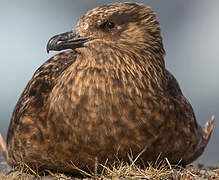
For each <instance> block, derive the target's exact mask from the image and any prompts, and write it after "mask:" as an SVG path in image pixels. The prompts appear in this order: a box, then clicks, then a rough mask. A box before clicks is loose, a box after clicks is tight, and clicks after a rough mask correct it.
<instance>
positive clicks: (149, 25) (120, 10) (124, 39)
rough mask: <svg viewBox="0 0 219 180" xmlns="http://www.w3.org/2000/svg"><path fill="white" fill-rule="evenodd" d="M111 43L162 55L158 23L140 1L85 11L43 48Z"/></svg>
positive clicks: (153, 14) (52, 48)
mask: <svg viewBox="0 0 219 180" xmlns="http://www.w3.org/2000/svg"><path fill="white" fill-rule="evenodd" d="M101 43H102V44H111V45H114V46H118V47H120V48H126V47H127V48H130V47H132V48H134V49H136V50H137V49H138V50H139V51H141V50H143V49H144V50H146V51H148V52H150V53H158V54H160V55H163V54H164V50H163V44H162V38H161V35H160V25H159V22H158V20H157V18H156V15H155V13H154V12H153V11H152V10H151V8H149V7H148V6H145V5H144V4H138V3H113V4H108V5H104V6H100V7H98V8H95V9H92V10H90V11H88V12H87V13H86V14H85V15H84V16H83V17H82V18H81V19H80V21H79V22H78V24H77V25H76V27H75V29H74V30H72V31H70V32H67V33H63V34H60V35H56V36H54V37H52V38H51V39H50V40H49V42H48V44H47V51H48V52H49V51H50V50H55V51H59V50H64V49H76V48H81V47H86V46H92V45H93V46H94V47H95V46H98V44H99V45H100V46H101Z"/></svg>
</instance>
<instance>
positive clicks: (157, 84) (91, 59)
mask: <svg viewBox="0 0 219 180" xmlns="http://www.w3.org/2000/svg"><path fill="white" fill-rule="evenodd" d="M79 54H80V55H79V56H80V57H79V59H80V60H79V61H78V62H80V66H81V67H91V68H92V67H93V68H99V69H107V72H109V73H110V72H111V71H114V70H116V71H118V72H121V71H122V72H127V73H129V74H131V75H132V76H133V78H134V79H135V78H140V79H142V81H145V83H146V84H147V86H151V87H152V89H156V90H158V91H164V90H165V88H166V84H167V82H166V78H165V64H164V59H163V53H162V52H161V53H159V52H157V53H154V52H150V51H148V50H147V49H142V48H138V49H137V48H136V49H131V50H130V49H126V48H118V47H117V46H104V47H100V46H95V47H94V46H92V47H86V48H82V49H80V50H79ZM153 86H154V87H153Z"/></svg>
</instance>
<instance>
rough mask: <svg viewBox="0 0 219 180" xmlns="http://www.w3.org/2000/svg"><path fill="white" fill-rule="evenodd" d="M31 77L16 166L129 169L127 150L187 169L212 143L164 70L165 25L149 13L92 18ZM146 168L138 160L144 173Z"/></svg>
mask: <svg viewBox="0 0 219 180" xmlns="http://www.w3.org/2000/svg"><path fill="white" fill-rule="evenodd" d="M63 49H71V50H70V51H65V52H62V53H60V54H58V55H55V56H54V57H52V58H51V59H49V60H48V61H46V62H45V63H44V64H43V65H42V66H41V67H40V68H39V69H38V70H37V71H36V72H35V74H34V75H33V77H32V79H31V80H30V82H29V83H28V85H27V87H26V88H25V90H24V92H23V93H22V95H21V97H20V99H19V101H18V103H17V105H16V107H15V110H14V113H13V116H12V119H11V123H10V127H9V130H8V136H7V148H8V157H9V158H8V162H9V164H10V165H11V166H13V167H14V166H20V165H22V164H24V163H26V164H27V165H28V166H30V167H32V168H35V167H38V168H40V169H50V170H59V171H63V172H74V168H73V166H72V164H74V165H76V166H77V167H78V168H80V169H82V170H88V169H93V168H94V166H95V161H96V160H97V161H98V162H99V163H102V164H104V163H105V161H106V160H107V159H108V163H112V162H113V161H114V160H115V159H116V158H119V159H120V160H123V161H128V156H127V154H128V153H129V152H130V151H131V152H132V154H133V156H134V157H135V156H137V155H138V154H139V153H140V152H141V151H142V150H143V149H146V150H145V151H144V152H143V154H142V155H141V159H142V160H143V161H144V162H145V164H147V162H154V161H156V159H157V158H158V156H159V155H161V157H167V158H168V160H169V161H170V162H171V163H178V162H179V161H181V163H183V164H188V163H190V162H192V161H194V160H195V159H196V158H198V157H199V156H200V155H201V153H202V152H203V150H204V148H205V146H206V145H207V143H208V140H209V138H210V135H211V132H212V129H213V121H211V122H210V124H208V125H207V126H206V128H205V130H203V129H202V128H201V127H200V126H199V125H198V124H197V122H196V119H195V115H194V113H193V110H192V107H191V105H190V104H189V103H188V101H187V100H186V98H185V97H184V96H183V94H182V92H181V90H180V87H179V85H178V83H177V81H176V79H175V78H174V77H173V75H172V74H170V73H169V72H168V71H167V70H166V69H165V64H164V59H163V56H164V49H163V45H162V38H161V36H160V25H159V23H158V20H157V18H156V16H155V14H154V12H153V11H152V10H151V9H150V8H149V7H148V6H145V5H143V4H137V3H114V4H109V5H105V6H101V7H98V8H95V9H93V10H91V11H89V12H88V13H87V14H85V15H84V16H83V17H82V18H81V20H80V21H79V22H78V24H77V26H76V27H75V30H73V31H71V32H68V33H64V34H61V35H57V36H54V37H53V38H51V39H50V41H49V43H48V46H47V50H48V51H50V50H63ZM141 163H142V161H140V160H139V161H137V164H141Z"/></svg>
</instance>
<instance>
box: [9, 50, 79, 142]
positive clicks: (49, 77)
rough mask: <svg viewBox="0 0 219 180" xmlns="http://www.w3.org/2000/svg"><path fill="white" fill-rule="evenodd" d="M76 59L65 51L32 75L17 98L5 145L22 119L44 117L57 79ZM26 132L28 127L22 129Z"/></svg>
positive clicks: (71, 53) (74, 54)
mask: <svg viewBox="0 0 219 180" xmlns="http://www.w3.org/2000/svg"><path fill="white" fill-rule="evenodd" d="M75 59H76V53H75V52H73V51H67V52H63V53H60V54H58V55H55V56H53V57H52V58H50V59H49V60H48V61H46V62H45V63H44V64H43V65H42V66H41V67H39V68H38V69H37V71H36V72H35V73H34V75H33V77H32V79H31V80H30V81H29V83H28V84H27V86H26V88H25V90H24V91H23V93H22V94H21V97H20V98H19V100H18V102H17V104H16V106H15V109H14V112H13V115H12V119H11V122H10V125H9V130H8V135H7V143H8V142H9V141H10V140H11V138H12V137H13V135H14V132H15V130H16V128H17V126H18V124H19V126H21V125H22V122H20V121H21V119H23V117H28V116H30V117H32V116H34V115H35V116H40V115H42V116H43V115H45V113H44V112H46V107H45V105H46V104H47V99H48V97H49V94H50V92H51V91H52V89H53V87H54V86H55V85H56V82H57V79H58V78H59V76H60V75H61V74H62V72H63V71H65V70H66V69H67V68H68V67H69V66H70V65H71V64H72V63H73V62H74V61H75ZM24 129H25V130H26V131H28V127H24Z"/></svg>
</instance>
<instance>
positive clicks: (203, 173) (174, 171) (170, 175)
mask: <svg viewBox="0 0 219 180" xmlns="http://www.w3.org/2000/svg"><path fill="white" fill-rule="evenodd" d="M99 166H101V167H102V171H101V172H100V173H96V172H90V173H88V172H84V171H82V170H80V169H77V167H75V168H76V169H77V170H78V171H80V172H81V174H82V175H84V179H113V180H119V179H151V180H171V179H172V180H175V179H176V180H184V179H188V180H193V179H194V180H196V179H199V180H201V179H209V180H211V179H219V169H214V170H213V169H204V168H195V167H187V168H182V167H179V166H171V165H170V164H169V162H168V160H167V159H165V160H164V161H162V162H160V163H156V164H154V165H153V166H152V165H150V164H149V165H148V167H146V168H145V169H141V168H139V167H138V166H137V165H135V160H134V161H132V163H131V164H128V163H124V162H116V163H115V164H114V165H112V166H107V165H99ZM32 174H34V175H30V174H26V173H23V172H21V171H15V172H12V173H9V174H8V175H5V174H0V180H33V179H36V177H37V179H40V178H43V176H40V175H38V174H37V173H36V172H34V171H33V172H32ZM48 174H49V176H47V179H48V180H49V179H60V180H61V179H62V180H64V179H79V178H78V177H75V178H72V177H69V176H66V175H64V174H60V173H52V172H50V171H48ZM82 179H83V178H82Z"/></svg>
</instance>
